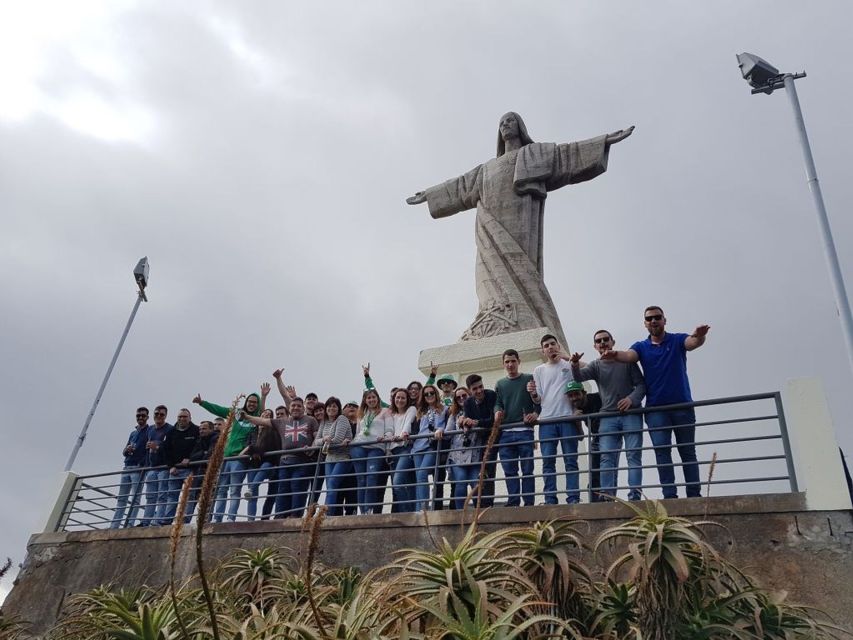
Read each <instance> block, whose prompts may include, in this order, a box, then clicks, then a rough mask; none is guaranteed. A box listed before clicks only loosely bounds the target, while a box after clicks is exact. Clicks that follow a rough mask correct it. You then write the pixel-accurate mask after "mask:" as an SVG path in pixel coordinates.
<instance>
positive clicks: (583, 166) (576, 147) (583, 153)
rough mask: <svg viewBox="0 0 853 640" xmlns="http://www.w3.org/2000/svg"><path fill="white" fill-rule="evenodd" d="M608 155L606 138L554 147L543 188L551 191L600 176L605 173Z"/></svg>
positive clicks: (600, 137)
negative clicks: (551, 168) (549, 173)
mask: <svg viewBox="0 0 853 640" xmlns="http://www.w3.org/2000/svg"><path fill="white" fill-rule="evenodd" d="M609 153H610V147H609V145H608V144H607V136H598V137H597V138H591V139H590V140H583V141H581V142H569V143H568V144H558V145H556V149H555V151H554V164H553V170H552V172H551V177H550V178H549V179H548V180H546V181H545V188H546V189H547V190H548V191H552V190H554V189H559V188H560V187H564V186H566V185H567V184H576V183H578V182H585V181H587V180H592V179H593V178H595V177H596V176H600V175H601V174H602V173H604V172H605V171H607V156H608V154H609Z"/></svg>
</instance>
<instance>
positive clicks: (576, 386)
mask: <svg viewBox="0 0 853 640" xmlns="http://www.w3.org/2000/svg"><path fill="white" fill-rule="evenodd" d="M572 391H586V389H584V388H583V384H582V383H580V382H577V381H576V380H572V381H571V382H570V383H569V384H567V385H566V393H570V392H572Z"/></svg>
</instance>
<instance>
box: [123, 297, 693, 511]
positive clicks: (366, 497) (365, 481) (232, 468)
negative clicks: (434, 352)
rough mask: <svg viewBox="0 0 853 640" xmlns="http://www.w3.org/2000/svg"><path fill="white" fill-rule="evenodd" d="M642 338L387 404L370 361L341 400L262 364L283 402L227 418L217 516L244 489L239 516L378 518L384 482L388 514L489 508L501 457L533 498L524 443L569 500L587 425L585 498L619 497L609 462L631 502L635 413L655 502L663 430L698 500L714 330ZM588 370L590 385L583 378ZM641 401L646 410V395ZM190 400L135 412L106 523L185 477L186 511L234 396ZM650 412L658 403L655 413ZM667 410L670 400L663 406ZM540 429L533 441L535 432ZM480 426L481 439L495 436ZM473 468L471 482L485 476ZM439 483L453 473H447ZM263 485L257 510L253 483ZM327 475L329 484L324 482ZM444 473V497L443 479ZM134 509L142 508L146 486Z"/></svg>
mask: <svg viewBox="0 0 853 640" xmlns="http://www.w3.org/2000/svg"><path fill="white" fill-rule="evenodd" d="M644 323H645V327H646V329H647V331H648V337H647V338H646V339H645V340H642V341H638V342H635V343H634V344H632V345H631V347H630V348H629V349H626V350H617V349H616V341H615V339H614V337H613V335H612V334H611V333H610V332H609V331H608V330H606V329H601V330H599V331H596V332H595V334H594V335H593V345H594V347H595V349H596V351H597V352H598V354H599V358H597V359H595V360H593V361H591V362H588V363H586V362H584V361H583V360H582V357H583V353H573V354H569V353H567V352H565V351H564V349H563V347H562V345H561V344H560V343H559V340H558V339H557V338H556V337H555V336H553V335H550V334H549V335H545V336H543V337H542V339H541V350H542V356H543V359H544V362H543V363H542V364H540V365H539V366H537V367H536V368H535V369H534V370H533V373H532V374H529V373H522V372H521V371H520V365H521V361H520V356H519V354H518V352H517V351H516V350H514V349H508V350H506V351H505V352H504V353H503V356H502V361H503V368H504V370H505V373H506V376H505V377H504V378H502V379H500V380H498V381H497V383H496V385H495V388H494V390H492V389H487V388H485V385H484V383H483V379H482V377H481V376H480V375H477V374H472V375H469V376H468V377H467V378H466V379H465V381H464V382H465V385H464V386H460V385H459V384H458V383H457V382H456V380H455V379H454V378H453V377H452V376H450V375H442V376H440V377H438V378H437V379H436V376H437V370H436V368H435V367H433V369H432V371H431V372H430V376H429V378H428V379H427V380H426V382H425V383H423V384H422V383H420V382H419V381H417V380H415V381H412V382H410V383H409V384H408V385H406V386H405V387H394V388H393V389H391V393H390V395H389V397H388V402H387V403H386V402H384V401H383V399H382V397H381V396H380V394H379V392H378V391H377V390H376V388H375V386H374V384H373V379H372V378H371V375H370V367H369V365H367V366H365V367H363V373H364V381H365V390H364V393H363V395H362V398H361V402H360V403H358V404H357V403H355V402H348V403H346V404H342V403H341V401H340V399H338V398H337V397H334V396H331V397H329V398H327V399H326V400H325V401H324V402H321V401H320V399H319V398H318V397H317V394H314V393H310V394H307V395H306V396H305V398H304V399H303V398H301V397H299V396H298V395H297V393H296V391H295V389H294V388H293V387H292V386H289V385H286V384H285V383H284V381H283V380H282V370H281V369H279V370H277V371H275V372H274V373H273V377H274V379H275V381H276V385H277V387H278V391H279V393H280V394H281V396H282V398H283V400H284V404H282V405H279V406H277V407H276V408H275V409H267V408H266V400H267V397H268V395H269V393H270V390H271V385H270V384H268V383H263V384H262V385H261V388H260V393H259V394H258V393H252V394H249V395H248V396H247V397H246V399H245V402H244V404H243V407H242V408H241V409H240V410H239V411H237V412H236V414H235V415H234V416H233V419H232V420H231V426H230V429H228V431H227V436H226V441H225V443H224V456H225V462H224V464H223V466H222V469H221V472H220V477H219V483H218V486H217V489H216V491H217V493H216V501H215V505H214V509H213V514H212V518H213V520H214V521H215V522H221V521H222V520H223V519H225V518H227V519H228V520H232V521H233V520H236V518H237V514H238V511H239V508H240V503H241V499H244V500H246V512H247V515H248V518H249V519H250V520H253V519H255V518H258V517H260V518H269V517H275V518H284V517H301V515H302V513H303V510H304V508H305V506H306V504H307V503H308V502H309V500H310V501H313V502H318V501H322V502H325V504H326V505H327V507H328V514H329V515H341V514H353V513H362V514H368V513H381V512H382V509H383V507H384V504H385V503H384V496H385V492H386V489H387V487H388V483H389V481H390V485H391V494H392V502H391V511H392V512H408V511H421V510H425V509H441V508H451V509H462V508H464V507H465V505H466V503H470V504H476V503H479V504H481V505H482V506H484V507H488V506H491V505H493V504H494V501H495V500H494V498H495V475H496V473H495V472H496V467H497V464H500V466H501V470H502V472H503V476H504V478H503V480H504V482H505V485H506V501H505V503H504V504H505V505H506V506H519V505H521V504H524V505H532V504H534V501H535V497H536V491H535V475H534V448H535V446H536V443H537V441H538V444H539V446H540V447H541V458H542V474H543V479H544V500H545V503H546V504H557V502H558V487H557V471H556V469H557V465H556V462H557V455H558V451H561V453H560V455H561V457H562V459H563V463H564V470H565V496H566V501H567V502H568V503H569V504H574V503H578V502H580V487H579V477H580V474H579V471H578V444H579V442H580V441H581V440H582V439H583V438H584V433H583V427H582V422H585V423H586V424H587V428H588V429H589V435H590V438H589V439H590V453H591V459H590V474H589V482H590V489H591V493H592V496H593V500H599V499H607V498H608V496H614V495H616V488H617V483H618V475H619V474H618V471H619V468H620V467H619V459H620V456H621V453H622V451H623V450H624V452H625V457H626V459H627V465H628V488H629V491H628V498H629V499H631V500H638V499H640V498H641V497H642V493H641V491H642V486H643V481H642V451H643V433H644V429H643V417H645V422H646V426H647V428H648V433H649V436H650V439H651V442H652V447H653V450H654V454H655V459H656V464H657V469H658V474H659V478H660V486H661V487H662V490H663V495H664V498H675V497H677V490H676V485H675V465H674V464H673V461H672V451H671V449H672V439H673V437H674V438H675V443H676V446H677V449H678V452H679V455H680V458H681V466H682V469H683V474H684V480H685V482H684V484H685V486H686V495H687V496H688V497H694V496H699V494H700V493H699V490H700V484H699V466H698V463H697V458H696V448H695V444H694V440H695V422H696V420H695V414H694V412H693V409H692V408H691V407H689V406H688V407H670V405H682V404H689V403H691V402H692V396H691V392H690V385H689V380H688V376H687V357H686V354H687V352H688V351H692V350H694V349H696V348H698V347H700V346H702V345H703V344H704V342H705V339H706V336H707V333H708V330H709V327H708V326H707V325H700V326H698V327H696V329H695V330H694V331H693V333H691V334H685V333H668V332H667V331H666V317H665V316H664V312H663V310H662V309H661V308H660V307H658V306H650V307H647V308H646V309H645V310H644ZM587 380H594V381H595V382H596V384H597V387H598V392H597V393H587V391H586V389H585V387H584V385H583V382H584V381H587ZM644 399H645V401H646V408H645V409H644V410H641V408H642V404H643V400H644ZM193 402H194V403H195V404H198V405H200V406H201V407H202V408H203V409H205V410H206V411H207V412H209V413H210V414H212V415H213V416H215V419H214V420H213V421H208V420H204V421H201V422H200V423H199V425H198V426H196V425H195V424H194V423H193V422H192V418H191V413H190V411H189V409H186V408H183V409H181V410H180V411H179V412H178V416H177V420H176V422H175V424H174V426H172V425H170V424H169V423H168V422H167V421H166V418H167V409H166V407H165V406H162V405H159V406H157V407H156V408H155V409H154V420H153V424H150V425H149V424H148V417H149V414H148V410H147V409H146V408H145V407H140V408H139V409H137V411H136V422H137V424H136V427H135V428H134V429H133V431H131V433H130V436H129V438H128V441H127V444H126V446H125V448H124V451H123V454H124V463H125V464H124V469H123V473H122V476H121V482H120V486H119V490H118V498H117V505H116V509H115V512H114V515H113V518H112V523H111V526H112V527H114V528H116V527H121V526H132V525H134V524H136V525H137V526H151V525H164V524H169V523H171V522H172V520H173V519H174V517H175V513H176V507H177V504H178V497H179V494H180V491H181V488H182V486H183V484H184V480H185V479H186V478H187V477H188V476H189V475H190V474H192V475H193V480H192V485H191V489H190V494H189V499H188V503H187V508H186V511H185V517H186V519H187V521H189V520H190V519H191V518H192V516H193V513H194V509H195V505H196V502H197V499H198V493H199V491H200V488H201V479H202V477H203V475H204V471H205V466H204V465H205V462H206V461H207V460H208V459H209V457H210V455H211V452H212V451H213V449H214V447H215V446H216V444H217V439H218V438H219V437H220V433H221V432H222V428H223V425H224V424H225V421H226V419H227V418H228V415H229V413H230V411H231V408H230V407H226V406H222V405H217V404H214V403H211V402H208V401H206V400H203V399H202V398H201V396H200V395H197V396H196V397H195V398H194V399H193ZM656 407H661V409H660V410H655V408H656ZM668 407H669V408H668ZM537 424H538V425H539V433H538V438H536V437H535V434H534V429H535V426H536V425H537ZM490 435H491V436H492V439H491V442H490ZM481 476H482V480H483V481H482V483H481V482H480V479H481ZM448 479H449V483H448V482H447V481H448ZM264 482H267V483H268V488H267V493H266V496H265V499H264V502H263V505H262V507H261V513H260V514H258V508H257V503H258V500H259V493H260V491H259V490H260V487H261V485H262V484H263V483H264ZM324 483H325V490H323V484H324ZM445 484H449V487H450V495H449V500H448V501H445V500H444V486H445ZM142 495H144V497H145V507H144V510H143V513H142V516H141V517H138V513H139V511H140V509H141V504H140V503H141V496H142Z"/></svg>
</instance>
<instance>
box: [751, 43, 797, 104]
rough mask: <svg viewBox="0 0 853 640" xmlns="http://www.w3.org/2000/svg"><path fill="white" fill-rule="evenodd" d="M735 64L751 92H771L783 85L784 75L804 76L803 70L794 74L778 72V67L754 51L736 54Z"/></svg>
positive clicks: (795, 77)
mask: <svg viewBox="0 0 853 640" xmlns="http://www.w3.org/2000/svg"><path fill="white" fill-rule="evenodd" d="M737 65H738V66H739V67H740V72H741V74H742V75H743V79H744V80H746V81H747V82H748V83H749V86H750V87H752V93H766V94H768V95H769V94H771V93H773V90H774V89H778V88H780V87H782V86H784V84H785V76H786V75H791V76H793V77H794V79H797V78H805V77H806V73H805V71H804V72H803V73H796V74H786V73H779V69H777V68H776V67H774V66H773V65H772V64H770V63H769V62H767V60H765V59H764V58H760V57H759V56H757V55H755V54H754V53H740V54H738V55H737Z"/></svg>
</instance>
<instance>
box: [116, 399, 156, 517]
mask: <svg viewBox="0 0 853 640" xmlns="http://www.w3.org/2000/svg"><path fill="white" fill-rule="evenodd" d="M147 443H148V408H147V407H139V408H138V409H137V410H136V426H135V427H134V429H133V431H131V432H130V435H129V436H128V438H127V444H125V445H124V449H123V450H122V453H123V454H124V469H123V471H122V474H121V484H120V485H119V490H118V496H117V497H116V510H115V513H114V514H113V521H112V522H111V523H110V529H118V528H119V527H121V526H123V524H124V513H125V509H126V507H127V499H128V496H132V497H131V505H130V514H129V515H128V517H127V522H128V523H130V524H131V525H132V524H133V521H134V520H135V519H136V514H137V512H138V511H139V495H140V493H141V486H140V480H141V478H140V474H141V471H139V468H140V467H141V466H142V465H143V464H145V458H146V454H147V448H146V444H147Z"/></svg>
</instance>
